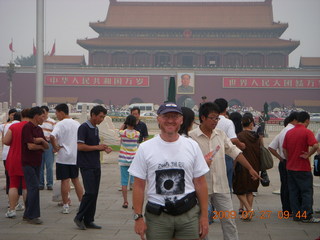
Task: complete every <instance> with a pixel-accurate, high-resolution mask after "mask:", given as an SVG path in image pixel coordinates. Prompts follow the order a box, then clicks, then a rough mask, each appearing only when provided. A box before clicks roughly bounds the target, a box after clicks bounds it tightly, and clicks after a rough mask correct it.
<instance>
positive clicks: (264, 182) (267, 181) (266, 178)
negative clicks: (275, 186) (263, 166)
mask: <svg viewBox="0 0 320 240" xmlns="http://www.w3.org/2000/svg"><path fill="white" fill-rule="evenodd" d="M260 177H261V178H262V179H261V180H260V182H261V185H262V186H264V187H268V186H269V185H270V179H269V176H268V173H267V171H261V173H260Z"/></svg>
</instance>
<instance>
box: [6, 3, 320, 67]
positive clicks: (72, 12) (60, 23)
mask: <svg viewBox="0 0 320 240" xmlns="http://www.w3.org/2000/svg"><path fill="white" fill-rule="evenodd" d="M44 1H45V47H44V49H45V53H47V52H49V51H51V48H52V45H53V43H54V41H55V40H56V55H85V56H86V58H87V55H88V51H87V50H85V49H84V48H82V47H80V46H79V45H78V44H77V43H76V41H77V39H81V38H86V37H88V38H93V37H97V36H98V34H97V33H96V32H95V31H93V30H92V29H91V28H90V27H89V22H96V21H98V20H100V21H103V20H105V18H106V15H107V10H108V5H109V0H44ZM128 1H130V0H128ZM146 1H148V0H146ZM211 1H216V0H211ZM220 1H221V0H220ZM222 1H223V0H222ZM234 1H237V0H234ZM238 1H241V0H238ZM249 1H250V0H249ZM257 1H259V0H257ZM260 1H261V0H260ZM176 2H192V1H182V0H181V1H179V0H176ZM193 2H196V0H194V1H193ZM319 12H320V0H273V18H274V21H275V22H277V21H280V22H283V23H289V27H288V29H287V30H286V31H285V33H284V34H283V35H282V36H281V38H282V39H290V38H291V39H293V40H300V46H299V47H298V48H297V49H296V50H295V51H293V53H291V54H290V60H289V65H290V66H292V67H298V66H299V59H300V57H301V56H303V57H320V44H319V43H320V27H319V24H320V14H319ZM11 38H12V39H13V49H14V50H15V52H14V56H13V58H15V57H16V56H21V55H22V56H29V55H30V54H32V42H33V40H34V41H36V0H0V65H6V64H7V63H8V62H9V61H10V59H11V52H10V50H9V43H10V42H11Z"/></svg>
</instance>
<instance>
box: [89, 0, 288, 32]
mask: <svg viewBox="0 0 320 240" xmlns="http://www.w3.org/2000/svg"><path fill="white" fill-rule="evenodd" d="M271 3H272V1H271V0H265V2H201V1H199V2H188V3H185V2H117V1H116V0H110V5H109V10H108V14H107V17H106V19H105V20H104V21H103V22H95V23H90V26H91V27H92V28H93V29H95V30H96V31H97V32H100V30H101V29H105V28H130V29H132V28H144V29H145V28H152V29H177V28H179V29H180V28H186V29H204V28H205V29H282V30H283V31H285V29H286V28H287V27H288V24H283V23H275V22H273V12H272V4H271Z"/></svg>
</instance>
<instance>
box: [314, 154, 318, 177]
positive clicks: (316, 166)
mask: <svg viewBox="0 0 320 240" xmlns="http://www.w3.org/2000/svg"><path fill="white" fill-rule="evenodd" d="M319 160H320V154H318V155H315V156H314V159H313V175H315V176H320V161H319Z"/></svg>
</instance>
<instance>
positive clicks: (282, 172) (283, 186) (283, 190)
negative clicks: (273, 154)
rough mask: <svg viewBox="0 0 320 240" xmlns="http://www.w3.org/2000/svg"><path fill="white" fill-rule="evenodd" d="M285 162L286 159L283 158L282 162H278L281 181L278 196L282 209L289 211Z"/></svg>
mask: <svg viewBox="0 0 320 240" xmlns="http://www.w3.org/2000/svg"><path fill="white" fill-rule="evenodd" d="M286 162H287V161H286V160H283V161H282V162H279V166H278V169H279V174H280V182H281V188H280V196H281V203H282V211H289V212H290V213H291V207H290V198H289V188H288V173H287V168H286Z"/></svg>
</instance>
